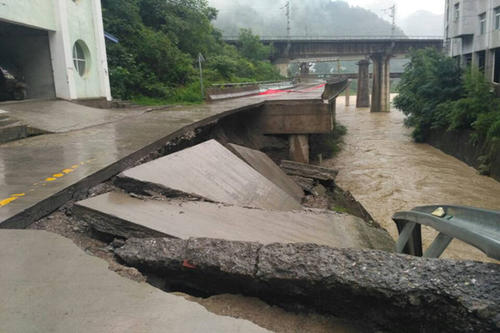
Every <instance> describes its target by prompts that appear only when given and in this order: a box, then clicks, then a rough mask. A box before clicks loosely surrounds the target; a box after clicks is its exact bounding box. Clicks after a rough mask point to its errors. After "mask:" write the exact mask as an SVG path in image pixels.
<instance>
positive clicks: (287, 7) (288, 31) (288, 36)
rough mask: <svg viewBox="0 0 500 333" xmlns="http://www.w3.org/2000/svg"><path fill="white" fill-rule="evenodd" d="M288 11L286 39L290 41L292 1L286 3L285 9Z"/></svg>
mask: <svg viewBox="0 0 500 333" xmlns="http://www.w3.org/2000/svg"><path fill="white" fill-rule="evenodd" d="M283 8H285V9H286V37H287V38H288V40H290V32H291V27H290V1H287V2H286V5H285V7H283Z"/></svg>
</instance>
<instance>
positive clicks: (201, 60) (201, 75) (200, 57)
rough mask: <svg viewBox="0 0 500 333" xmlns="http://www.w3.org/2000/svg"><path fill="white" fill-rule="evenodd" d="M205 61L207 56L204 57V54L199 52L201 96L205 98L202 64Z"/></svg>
mask: <svg viewBox="0 0 500 333" xmlns="http://www.w3.org/2000/svg"><path fill="white" fill-rule="evenodd" d="M204 61H205V57H203V54H201V53H199V54H198V65H199V67H200V87H201V98H203V99H205V89H204V88H203V67H202V66H201V63H202V62H204Z"/></svg>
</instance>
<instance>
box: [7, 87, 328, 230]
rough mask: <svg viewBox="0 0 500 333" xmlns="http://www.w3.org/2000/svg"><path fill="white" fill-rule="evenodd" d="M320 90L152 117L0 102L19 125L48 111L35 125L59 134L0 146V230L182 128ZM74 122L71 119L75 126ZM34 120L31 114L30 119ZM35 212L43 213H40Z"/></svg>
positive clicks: (151, 148)
mask: <svg viewBox="0 0 500 333" xmlns="http://www.w3.org/2000/svg"><path fill="white" fill-rule="evenodd" d="M320 88H321V89H320ZM322 92H323V89H322V87H313V88H306V89H304V88H298V89H297V91H294V92H290V93H280V94H273V95H266V96H252V97H246V98H239V99H232V100H226V101H221V102H216V103H208V104H203V105H194V106H179V107H169V108H167V109H164V110H155V111H152V112H144V110H136V111H133V110H130V111H129V114H126V112H125V111H124V110H122V109H119V110H111V111H109V110H101V109H93V111H92V112H90V113H89V111H88V109H89V108H86V107H82V106H80V105H76V104H73V103H68V102H64V101H56V102H44V101H42V102H35V105H32V102H30V101H27V102H25V103H26V104H24V103H18V104H15V105H4V104H2V105H0V109H1V108H9V110H10V112H11V113H12V115H13V116H16V114H18V115H19V116H20V118H22V119H23V121H25V122H27V123H32V122H30V121H28V120H29V119H28V118H30V113H29V112H28V111H27V109H30V108H29V107H28V106H29V105H32V106H33V108H36V107H38V108H39V109H40V110H42V111H43V110H44V108H49V109H51V110H52V111H51V112H50V114H49V115H48V116H47V117H48V118H50V119H52V122H53V124H52V125H51V128H49V127H48V125H47V124H50V121H49V122H48V123H44V122H40V123H39V125H43V126H42V127H44V128H45V127H47V128H46V129H47V130H51V131H60V132H59V133H55V134H48V135H41V136H36V137H31V138H27V139H23V140H19V141H15V142H10V143H6V144H1V145H0V228H2V227H24V226H26V225H22V224H29V223H30V222H33V221H34V220H36V219H38V218H40V217H42V216H43V215H44V214H47V213H50V212H51V211H52V210H54V209H55V208H57V207H58V206H59V205H60V204H63V203H65V202H66V201H68V200H70V199H71V197H72V192H73V191H76V190H78V189H79V188H80V187H84V188H85V187H86V186H88V184H89V183H95V184H97V183H96V182H102V181H104V180H106V179H109V178H110V177H111V176H114V175H115V174H117V173H119V172H121V171H123V170H124V169H125V168H127V166H129V164H130V163H131V161H136V160H138V159H140V158H142V157H144V156H146V155H147V154H148V153H150V152H152V151H155V150H156V149H159V148H161V147H162V146H163V145H164V144H165V143H166V142H167V141H168V140H171V139H173V138H174V137H177V136H180V135H182V134H183V133H184V132H187V131H188V130H189V127H193V128H196V127H200V126H203V125H204V124H205V125H206V124H208V123H210V122H212V121H215V120H217V119H219V118H221V117H224V116H227V115H230V114H233V113H236V112H239V111H242V110H248V109H252V108H254V107H256V106H258V105H260V104H261V103H263V102H265V101H267V100H303V99H319V98H320V95H321V93H322ZM47 103H49V104H50V103H56V104H57V105H58V106H60V107H54V105H53V104H50V107H49V106H47V105H48V104H47ZM37 110H38V109H37ZM115 112H116V114H114V113H115ZM75 114H76V115H77V116H75ZM124 114H125V116H124ZM74 117H77V118H78V119H79V121H78V124H77V125H75V122H74V119H73V118H74ZM39 118H40V114H37V115H36V119H39ZM42 118H43V117H42ZM195 124H196V125H195ZM46 125H47V126H46ZM98 175H99V176H98ZM84 183H86V184H87V185H83V184H84ZM70 187H71V189H70V190H69V188H70ZM54 197H58V198H59V199H58V200H54ZM56 202H57V203H56ZM42 206H43V207H44V208H43V209H44V210H45V211H44V212H41V208H40V207H42ZM20 213H23V214H24V215H23V216H21V215H19V214H20ZM5 222H7V223H5Z"/></svg>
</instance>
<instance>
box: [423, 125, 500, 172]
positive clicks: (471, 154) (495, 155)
mask: <svg viewBox="0 0 500 333" xmlns="http://www.w3.org/2000/svg"><path fill="white" fill-rule="evenodd" d="M471 138H472V131H470V130H469V131H445V130H432V131H431V132H430V134H429V136H428V138H427V143H429V144H430V145H432V146H434V147H436V148H438V149H440V150H442V151H443V152H445V153H446V154H449V155H452V156H454V157H456V158H458V159H459V160H462V161H464V162H465V163H467V164H468V165H470V166H472V167H474V168H476V169H478V170H479V171H481V172H485V173H486V174H489V176H491V177H492V178H494V179H496V180H498V181H500V142H497V143H496V144H490V145H488V146H486V145H485V144H484V143H482V142H479V143H477V144H474V143H473V141H472V139H471ZM485 156H488V157H487V158H486V159H485V160H484V157H485Z"/></svg>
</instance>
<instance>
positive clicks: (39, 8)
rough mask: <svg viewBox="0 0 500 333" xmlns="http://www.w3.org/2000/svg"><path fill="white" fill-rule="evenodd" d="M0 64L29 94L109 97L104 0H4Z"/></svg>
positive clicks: (0, 10)
mask: <svg viewBox="0 0 500 333" xmlns="http://www.w3.org/2000/svg"><path fill="white" fill-rule="evenodd" d="M0 66H2V67H6V68H7V69H8V70H9V71H11V72H13V74H14V75H16V76H18V77H20V78H21V79H23V80H24V82H26V83H27V86H28V88H27V89H28V98H56V97H57V98H62V99H67V100H74V99H95V98H106V99H107V100H110V99H111V92H110V87H109V77H108V66H107V59H106V46H105V41H104V31H103V23H102V12H101V2H100V0H1V1H0Z"/></svg>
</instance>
